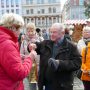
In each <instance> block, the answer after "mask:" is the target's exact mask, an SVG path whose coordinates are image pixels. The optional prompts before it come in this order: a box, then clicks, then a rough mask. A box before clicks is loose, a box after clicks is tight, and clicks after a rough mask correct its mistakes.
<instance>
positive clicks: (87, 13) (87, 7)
mask: <svg viewBox="0 0 90 90" xmlns="http://www.w3.org/2000/svg"><path fill="white" fill-rule="evenodd" d="M84 6H85V12H84V13H85V16H86V17H87V18H90V2H89V3H86V2H85V4H84Z"/></svg>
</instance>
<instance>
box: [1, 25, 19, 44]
mask: <svg viewBox="0 0 90 90" xmlns="http://www.w3.org/2000/svg"><path fill="white" fill-rule="evenodd" d="M7 39H11V40H13V41H14V42H17V40H18V38H17V37H16V36H15V34H14V33H13V31H11V30H9V29H7V28H5V27H2V26H0V43H1V42H3V41H5V40H7Z"/></svg>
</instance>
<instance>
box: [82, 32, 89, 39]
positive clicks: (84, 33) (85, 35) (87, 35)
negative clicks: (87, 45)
mask: <svg viewBox="0 0 90 90" xmlns="http://www.w3.org/2000/svg"><path fill="white" fill-rule="evenodd" d="M83 38H86V39H87V38H90V31H84V32H83Z"/></svg>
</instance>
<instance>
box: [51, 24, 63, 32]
mask: <svg viewBox="0 0 90 90" xmlns="http://www.w3.org/2000/svg"><path fill="white" fill-rule="evenodd" d="M51 28H58V29H59V30H60V31H61V32H63V31H65V27H64V25H63V24H62V23H54V24H53V25H52V26H51Z"/></svg>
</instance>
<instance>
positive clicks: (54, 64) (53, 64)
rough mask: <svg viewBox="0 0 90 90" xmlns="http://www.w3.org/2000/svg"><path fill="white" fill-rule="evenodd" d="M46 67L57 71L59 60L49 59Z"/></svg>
mask: <svg viewBox="0 0 90 90" xmlns="http://www.w3.org/2000/svg"><path fill="white" fill-rule="evenodd" d="M48 66H49V67H50V68H51V69H52V70H53V71H56V70H57V69H58V66H59V60H55V59H53V58H50V59H49V60H48Z"/></svg>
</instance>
